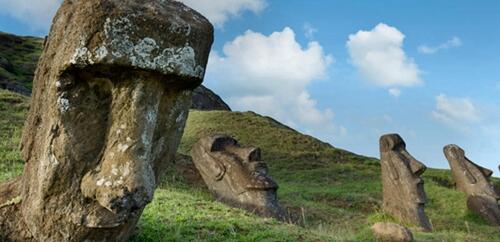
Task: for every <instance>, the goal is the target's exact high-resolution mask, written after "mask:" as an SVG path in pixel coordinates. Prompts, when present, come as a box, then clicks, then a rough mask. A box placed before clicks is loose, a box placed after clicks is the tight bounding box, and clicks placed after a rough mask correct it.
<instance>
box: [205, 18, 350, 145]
mask: <svg viewBox="0 0 500 242" xmlns="http://www.w3.org/2000/svg"><path fill="white" fill-rule="evenodd" d="M332 61H333V57H332V56H331V55H326V54H325V53H324V52H323V48H322V47H321V45H320V44H319V43H317V42H309V43H308V45H307V46H306V47H302V46H301V45H300V44H299V43H298V42H297V41H296V39H295V32H294V31H293V30H292V29H290V28H288V27H287V28H284V29H283V30H282V31H280V32H274V33H272V34H271V35H269V36H266V35H263V34H261V33H257V32H253V31H247V32H245V33H244V34H243V35H241V36H238V37H236V38H235V39H234V40H233V41H230V42H228V43H226V44H225V45H224V48H223V53H222V54H219V53H216V52H215V53H212V55H211V57H210V61H209V66H208V69H207V71H208V73H207V79H208V80H209V81H208V83H209V85H210V87H212V88H214V89H215V90H217V92H218V93H219V94H221V95H222V96H224V97H225V98H226V100H227V101H228V102H229V104H230V105H231V106H232V107H233V108H235V109H236V110H252V111H255V112H258V113H260V114H263V115H268V116H272V117H274V118H276V119H278V120H280V121H281V122H284V123H286V124H288V125H290V126H292V127H295V128H301V129H302V130H303V131H305V132H310V133H315V134H318V133H320V134H319V136H322V137H326V136H325V134H330V135H333V133H336V132H341V131H342V132H345V130H344V129H342V128H339V127H335V126H334V125H333V122H332V120H333V112H332V110H330V109H324V110H320V109H319V108H318V107H317V102H316V100H314V99H313V98H312V97H311V95H310V94H309V92H308V91H307V86H308V85H309V84H310V83H311V82H312V81H313V80H316V79H321V78H324V77H325V75H326V71H327V68H328V66H329V65H330V64H331V63H332Z"/></svg>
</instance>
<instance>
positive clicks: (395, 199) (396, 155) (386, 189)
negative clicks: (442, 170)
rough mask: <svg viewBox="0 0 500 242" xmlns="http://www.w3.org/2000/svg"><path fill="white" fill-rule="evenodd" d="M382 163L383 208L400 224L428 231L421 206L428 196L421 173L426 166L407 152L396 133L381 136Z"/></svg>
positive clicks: (429, 226)
mask: <svg viewBox="0 0 500 242" xmlns="http://www.w3.org/2000/svg"><path fill="white" fill-rule="evenodd" d="M380 162H381V166H382V186H383V209H384V211H385V212H387V213H389V214H391V215H392V216H394V217H395V218H396V219H398V220H400V222H403V223H410V224H414V225H416V226H419V227H420V228H421V229H422V230H424V231H431V230H432V226H431V224H430V222H429V219H428V218H427V216H426V214H425V211H424V206H425V203H426V202H427V197H426V195H425V191H424V182H423V180H422V178H420V176H421V175H422V173H424V171H425V170H426V166H425V165H424V164H422V163H421V162H419V161H418V160H416V159H415V158H413V156H411V155H410V154H409V153H408V151H406V144H405V142H404V141H403V139H402V138H401V136H399V135H398V134H387V135H383V136H382V137H380Z"/></svg>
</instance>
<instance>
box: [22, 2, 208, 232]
mask: <svg viewBox="0 0 500 242" xmlns="http://www.w3.org/2000/svg"><path fill="white" fill-rule="evenodd" d="M212 42H213V27H212V25H211V24H210V23H209V22H208V21H207V20H206V19H205V18H204V17H203V16H202V15H200V14H199V13H197V12H195V11H193V10H191V9H189V8H188V7H186V6H184V5H183V4H181V3H179V2H175V1H170V0H166V1H157V0H139V1H138V0H85V1H83V0H66V1H64V2H63V4H62V6H61V8H60V9H59V11H58V13H57V15H56V16H55V18H54V20H53V25H52V27H51V31H50V34H49V36H48V38H47V40H46V43H45V46H44V51H43V54H42V56H41V59H40V64H39V66H38V69H37V72H36V76H35V81H34V94H33V103H32V106H31V110H30V113H29V116H28V120H27V123H26V128H25V130H24V133H23V141H22V154H23V157H24V158H25V159H26V161H27V165H26V168H25V175H24V180H25V181H24V185H23V194H24V195H23V196H25V197H26V198H24V199H25V200H26V201H28V202H26V203H23V206H24V207H25V212H24V214H23V215H24V216H25V217H26V218H30V219H29V222H28V226H29V227H31V228H33V230H39V229H38V228H39V226H38V224H39V223H42V222H41V221H43V214H49V213H50V214H55V215H57V216H60V220H61V221H60V222H59V225H60V226H61V231H65V230H64V228H65V227H68V226H82V227H86V228H115V227H119V226H126V225H127V224H130V223H131V224H135V221H137V219H138V217H139V216H140V214H141V212H142V209H143V208H144V207H145V206H146V204H147V203H149V202H150V201H151V199H152V198H153V193H154V190H155V188H156V184H157V183H158V182H159V180H160V179H161V176H162V174H163V172H164V169H165V163H166V161H169V160H172V159H173V156H174V155H175V152H176V149H177V146H178V144H179V142H180V137H181V135H182V132H183V128H184V125H185V121H186V118H187V114H188V108H189V105H190V99H191V90H192V89H194V88H195V87H197V86H198V85H199V84H200V83H201V82H202V80H203V77H204V73H205V67H206V64H207V60H208V54H209V51H210V47H211V44H212ZM49 199H53V200H51V201H49ZM52 203H53V204H52ZM70 208H71V209H72V211H74V212H75V213H74V214H72V216H66V212H64V211H65V209H70ZM59 225H55V224H48V225H47V226H59ZM69 230H70V229H68V231H69ZM37 232H40V234H43V231H37ZM85 233H86V232H85V231H83V232H82V235H81V236H84V234H85ZM64 236H66V235H64ZM64 236H63V237H64ZM67 236H76V237H77V236H79V235H78V234H77V235H67ZM47 239H48V240H58V239H55V238H53V237H50V235H47V236H46V237H43V236H42V237H40V240H47Z"/></svg>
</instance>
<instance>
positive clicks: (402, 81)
mask: <svg viewBox="0 0 500 242" xmlns="http://www.w3.org/2000/svg"><path fill="white" fill-rule="evenodd" d="M404 39H405V36H404V35H403V33H401V32H400V31H399V30H398V29H396V28H394V27H391V26H389V25H386V24H383V23H380V24H378V25H377V26H375V28H373V29H372V30H369V31H364V30H360V31H358V32H357V33H355V34H351V35H349V39H348V41H347V44H346V46H347V49H348V51H349V55H350V57H351V61H352V63H353V65H354V66H355V67H356V68H357V69H358V71H359V72H360V73H361V74H362V75H363V76H364V77H365V78H366V79H367V80H368V81H370V82H372V83H373V84H375V85H378V86H382V87H388V88H392V89H391V90H390V91H389V93H390V94H391V95H394V96H399V95H400V94H401V92H400V91H396V89H394V87H410V86H415V85H418V84H421V83H423V80H422V79H421V77H420V73H421V71H420V70H419V68H418V66H417V64H415V62H414V61H413V60H412V59H411V58H408V56H407V55H406V53H405V51H404V50H403V41H404Z"/></svg>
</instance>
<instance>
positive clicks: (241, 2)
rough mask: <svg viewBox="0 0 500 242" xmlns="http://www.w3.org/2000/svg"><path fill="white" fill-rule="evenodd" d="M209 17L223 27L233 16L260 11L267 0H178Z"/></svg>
mask: <svg viewBox="0 0 500 242" xmlns="http://www.w3.org/2000/svg"><path fill="white" fill-rule="evenodd" d="M178 1H180V2H183V3H184V4H186V5H187V6H189V7H191V8H193V9H195V10H196V11H198V12H200V13H201V14H203V15H204V16H205V17H207V18H208V19H209V20H210V22H211V23H212V24H214V25H215V26H216V27H218V28H222V27H223V26H224V23H225V22H226V21H227V20H229V18H231V17H236V16H239V15H240V14H241V13H243V12H244V11H247V10H249V11H252V12H254V13H259V12H260V11H262V10H264V9H265V8H266V6H267V2H266V0H178Z"/></svg>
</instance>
